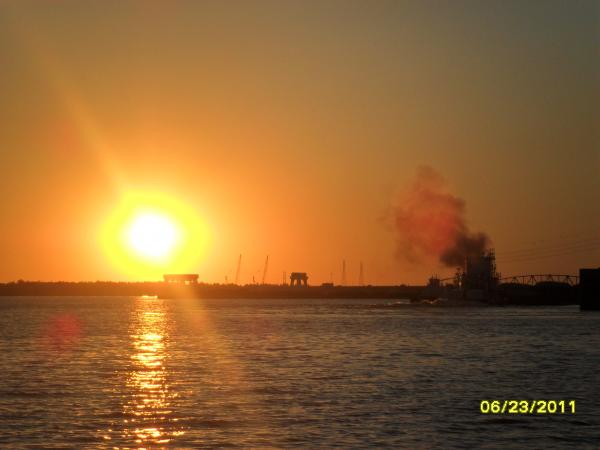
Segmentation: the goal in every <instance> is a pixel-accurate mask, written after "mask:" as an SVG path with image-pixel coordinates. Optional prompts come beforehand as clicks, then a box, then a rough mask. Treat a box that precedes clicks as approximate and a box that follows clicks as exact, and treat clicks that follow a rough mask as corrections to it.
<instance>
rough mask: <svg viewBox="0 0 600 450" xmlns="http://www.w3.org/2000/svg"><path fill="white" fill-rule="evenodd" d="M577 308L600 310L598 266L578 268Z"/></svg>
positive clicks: (599, 274) (599, 272)
mask: <svg viewBox="0 0 600 450" xmlns="http://www.w3.org/2000/svg"><path fill="white" fill-rule="evenodd" d="M579 308H580V309H581V310H582V311H600V268H598V269H579Z"/></svg>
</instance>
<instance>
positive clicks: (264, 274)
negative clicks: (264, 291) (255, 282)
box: [261, 255, 269, 284]
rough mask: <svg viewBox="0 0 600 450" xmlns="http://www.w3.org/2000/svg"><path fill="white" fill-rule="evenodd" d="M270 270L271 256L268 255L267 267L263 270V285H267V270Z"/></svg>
mask: <svg viewBox="0 0 600 450" xmlns="http://www.w3.org/2000/svg"><path fill="white" fill-rule="evenodd" d="M268 269H269V255H267V259H266V260H265V267H264V269H263V276H262V283H261V284H265V280H266V279H267V270H268Z"/></svg>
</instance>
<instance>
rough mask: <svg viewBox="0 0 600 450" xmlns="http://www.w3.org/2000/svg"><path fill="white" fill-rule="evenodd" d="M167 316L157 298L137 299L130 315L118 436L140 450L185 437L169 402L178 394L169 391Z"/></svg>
mask: <svg viewBox="0 0 600 450" xmlns="http://www.w3.org/2000/svg"><path fill="white" fill-rule="evenodd" d="M166 316H167V311H166V307H165V300H161V299H156V298H138V299H136V301H135V308H134V309H133V311H132V314H131V324H130V333H129V336H130V341H131V352H132V353H131V358H130V360H131V361H130V362H131V370H130V371H129V372H128V374H127V379H126V381H125V389H124V392H126V394H125V395H124V396H123V416H124V419H123V423H122V428H121V430H120V431H119V432H120V434H121V438H122V439H124V440H125V441H132V442H135V444H136V445H138V446H139V448H140V449H142V448H147V447H148V446H156V445H160V444H168V443H169V442H170V441H171V440H172V439H173V437H174V436H180V435H182V434H184V431H183V430H182V429H181V427H179V426H178V425H177V421H178V419H177V418H175V417H173V405H172V402H173V400H174V399H175V398H176V397H177V394H176V393H174V392H172V391H171V390H170V388H169V373H168V361H167V360H168V342H169V331H168V326H167V317H166ZM110 431H111V432H112V431H115V430H112V429H111V430H110ZM116 448H118V447H116Z"/></svg>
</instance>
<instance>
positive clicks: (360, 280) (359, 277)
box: [358, 261, 365, 286]
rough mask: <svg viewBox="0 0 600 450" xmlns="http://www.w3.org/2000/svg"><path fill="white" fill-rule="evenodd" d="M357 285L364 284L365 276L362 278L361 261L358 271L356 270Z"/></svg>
mask: <svg viewBox="0 0 600 450" xmlns="http://www.w3.org/2000/svg"><path fill="white" fill-rule="evenodd" d="M358 285H359V286H364V285H365V278H364V272H363V263H362V261H361V262H360V271H359V272H358Z"/></svg>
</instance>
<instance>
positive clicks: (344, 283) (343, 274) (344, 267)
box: [341, 259, 346, 286]
mask: <svg viewBox="0 0 600 450" xmlns="http://www.w3.org/2000/svg"><path fill="white" fill-rule="evenodd" d="M341 284H342V286H346V260H345V259H343V260H342V283H341Z"/></svg>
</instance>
